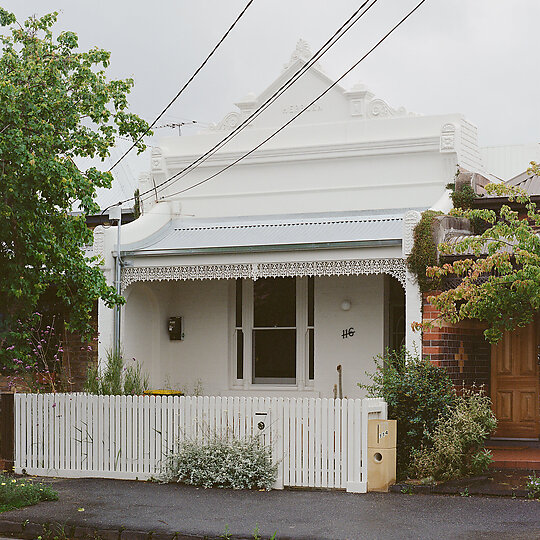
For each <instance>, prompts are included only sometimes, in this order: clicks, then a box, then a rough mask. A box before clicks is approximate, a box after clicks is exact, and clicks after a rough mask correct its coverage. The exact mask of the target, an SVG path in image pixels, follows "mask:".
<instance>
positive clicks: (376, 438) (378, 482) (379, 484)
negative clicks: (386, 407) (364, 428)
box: [367, 420, 397, 492]
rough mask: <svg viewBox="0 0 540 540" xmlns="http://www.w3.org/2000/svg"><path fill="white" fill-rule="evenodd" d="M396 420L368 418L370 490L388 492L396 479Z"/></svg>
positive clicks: (368, 480) (368, 479)
mask: <svg viewBox="0 0 540 540" xmlns="http://www.w3.org/2000/svg"><path fill="white" fill-rule="evenodd" d="M396 446H397V421H396V420H368V478H367V483H368V486H367V488H368V491H383V492H387V491H388V488H389V486H390V485H391V484H394V483H395V481H396Z"/></svg>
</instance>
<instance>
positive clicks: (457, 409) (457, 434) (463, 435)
mask: <svg viewBox="0 0 540 540" xmlns="http://www.w3.org/2000/svg"><path fill="white" fill-rule="evenodd" d="M496 427H497V420H496V419H495V415H494V414H493V412H492V410H491V400H490V399H489V397H488V396H486V395H485V394H484V392H483V391H479V392H477V391H474V390H464V391H463V393H462V395H460V396H458V397H457V398H456V400H455V403H454V406H453V407H452V411H451V414H449V415H446V416H444V417H442V418H440V420H439V422H438V424H437V426H436V427H435V429H434V430H433V431H432V432H431V433H430V435H429V438H430V444H428V445H424V446H423V447H422V448H421V449H420V450H417V451H415V452H413V464H412V469H413V470H414V471H415V472H416V474H417V476H419V477H424V476H433V477H434V478H435V479H437V480H450V479H452V478H460V477H462V476H468V475H474V474H481V473H483V472H485V471H486V469H487V468H488V466H489V464H490V463H491V461H492V457H491V453H490V452H489V451H488V450H485V449H484V444H485V442H486V439H487V438H488V437H489V436H490V434H491V433H492V432H493V431H494V430H495V428H496Z"/></svg>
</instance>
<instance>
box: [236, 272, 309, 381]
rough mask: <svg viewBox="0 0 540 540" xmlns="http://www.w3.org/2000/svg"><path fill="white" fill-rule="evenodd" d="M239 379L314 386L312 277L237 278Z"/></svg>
mask: <svg viewBox="0 0 540 540" xmlns="http://www.w3.org/2000/svg"><path fill="white" fill-rule="evenodd" d="M235 299H236V302H235V315H234V317H235V318H234V320H235V340H234V372H235V379H236V381H237V383H243V382H248V383H251V384H279V385H282V384H291V385H293V384H298V383H299V380H300V379H301V380H302V381H304V382H305V383H306V384H310V383H311V382H312V381H313V379H314V370H315V366H314V341H315V337H314V336H315V324H314V311H315V309H314V283H313V278H293V277H290V278H263V279H258V280H256V281H250V280H241V279H238V280H236V287H235Z"/></svg>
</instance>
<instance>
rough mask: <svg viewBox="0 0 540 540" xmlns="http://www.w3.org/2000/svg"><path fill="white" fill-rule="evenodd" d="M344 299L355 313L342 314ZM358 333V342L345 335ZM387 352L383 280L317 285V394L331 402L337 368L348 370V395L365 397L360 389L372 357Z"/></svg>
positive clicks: (329, 280)
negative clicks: (348, 301)
mask: <svg viewBox="0 0 540 540" xmlns="http://www.w3.org/2000/svg"><path fill="white" fill-rule="evenodd" d="M344 299H348V300H350V301H351V309H350V310H349V311H343V310H342V309H341V303H342V301H343V300H344ZM351 327H353V328H354V329H355V331H356V332H355V334H354V336H353V337H348V338H345V339H344V338H343V337H342V331H343V330H344V329H348V328H351ZM383 350H384V276H382V275H376V276H339V277H321V278H316V280H315V389H316V390H317V391H318V392H319V393H320V396H321V397H332V396H333V386H334V384H336V383H337V381H338V378H337V370H336V367H337V365H338V364H341V365H342V367H343V395H344V396H345V397H349V398H356V397H361V396H364V395H365V393H364V392H363V391H361V390H360V389H359V388H358V386H357V384H356V383H358V382H361V383H365V382H368V379H367V377H366V374H365V372H366V371H369V372H373V371H374V369H373V368H374V363H373V357H374V356H376V355H378V354H381V353H382V352H383Z"/></svg>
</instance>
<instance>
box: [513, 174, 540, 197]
mask: <svg viewBox="0 0 540 540" xmlns="http://www.w3.org/2000/svg"><path fill="white" fill-rule="evenodd" d="M506 184H507V185H508V186H515V187H519V188H521V189H522V190H523V191H525V193H527V195H540V177H538V176H536V175H535V174H531V173H528V172H527V171H524V172H522V173H521V174H518V175H517V176H514V178H512V179H511V180H508V182H506Z"/></svg>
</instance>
